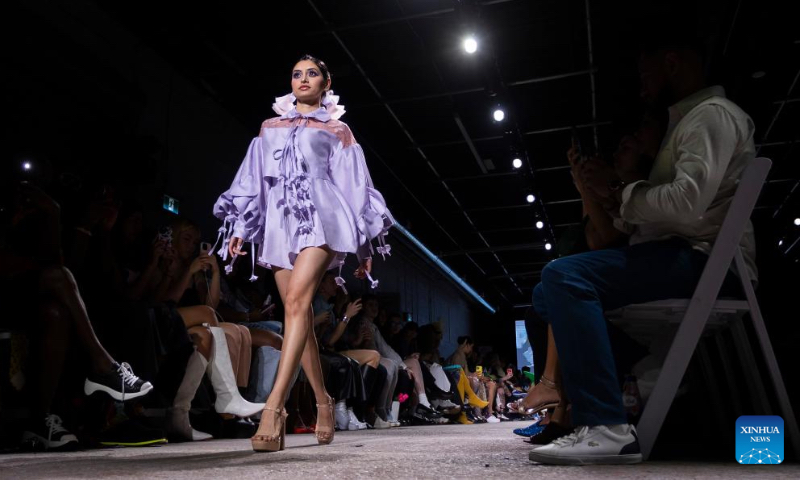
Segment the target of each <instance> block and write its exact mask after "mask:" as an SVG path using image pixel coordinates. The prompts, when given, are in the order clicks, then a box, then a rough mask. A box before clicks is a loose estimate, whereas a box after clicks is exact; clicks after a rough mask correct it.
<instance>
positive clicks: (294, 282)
mask: <svg viewBox="0 0 800 480" xmlns="http://www.w3.org/2000/svg"><path fill="white" fill-rule="evenodd" d="M291 86H292V93H291V94H289V95H286V96H284V97H281V98H278V99H276V102H275V104H274V105H273V109H274V110H275V111H276V112H277V113H278V114H279V115H280V116H279V117H276V118H272V119H269V120H267V121H265V122H264V123H263V124H262V125H261V130H260V135H259V136H258V137H257V138H255V139H253V141H252V143H251V144H250V148H249V150H248V153H247V156H246V157H245V159H244V161H243V162H242V165H241V167H240V169H239V171H238V173H237V174H236V177H235V178H234V181H233V184H232V185H231V188H230V189H229V190H228V191H226V192H224V193H223V194H222V195H221V196H220V197H219V199H218V200H217V202H216V204H215V205H214V214H215V215H216V216H217V217H218V218H219V219H220V220H223V221H224V222H225V226H226V227H227V230H226V234H225V239H224V243H226V244H227V249H224V248H223V250H222V252H221V253H222V255H223V258H226V257H227V256H228V255H230V256H232V257H234V260H235V259H236V258H238V257H240V256H245V255H250V256H251V258H252V260H251V262H252V263H253V264H255V263H256V262H258V263H259V264H260V265H263V266H265V267H268V268H271V269H272V270H273V273H274V275H275V281H276V283H277V284H278V290H279V293H280V295H281V299H282V300H283V304H284V306H285V309H286V315H285V327H286V328H285V334H284V342H283V352H282V356H281V362H280V366H279V369H278V377H277V380H276V382H275V387H274V388H273V390H272V393H271V394H270V397H269V399H268V400H267V406H266V408H265V410H264V413H263V414H262V416H261V425H260V426H259V430H258V432H257V434H256V435H255V436H254V437H253V438H252V446H253V449H254V450H256V451H276V450H282V449H283V447H284V435H285V433H284V430H285V422H284V419H285V417H286V411H285V409H284V402H285V398H286V396H287V395H286V394H287V391H288V389H289V387H290V386H291V385H290V384H291V381H292V378H293V377H294V374H295V370H296V369H297V365H298V364H299V363H302V365H303V370H304V371H305V374H306V376H307V377H308V379H309V381H310V383H311V385H312V387H313V389H314V394H315V396H316V399H317V405H318V409H319V415H318V416H317V429H316V436H317V440H318V441H319V443H320V444H329V443H331V442H332V441H333V436H334V419H333V410H334V403H335V402H334V401H333V399H332V398H331V397H330V396H329V395H328V392H327V391H326V390H325V385H324V382H323V376H322V370H321V367H320V360H319V348H318V346H317V340H316V337H315V335H314V332H313V319H314V312H313V310H312V308H311V300H312V297H313V296H314V292H315V291H316V288H317V285H318V284H319V282H320V279H321V278H322V275H323V273H324V272H325V271H326V270H328V269H331V268H334V267H340V269H341V266H342V265H343V263H344V258H345V257H346V256H347V254H348V253H355V254H356V255H357V256H358V259H359V267H358V269H357V270H356V276H357V277H359V278H369V279H371V276H370V271H371V269H372V258H371V257H372V248H371V246H370V241H371V240H373V239H377V240H378V242H379V243H380V247H379V249H378V253H380V254H381V255H386V254H388V253H389V252H390V247H389V246H388V245H386V244H385V243H384V237H385V235H386V234H387V231H388V229H389V228H390V227H391V226H392V225H393V224H394V219H393V217H392V215H391V214H390V213H389V210H388V209H387V207H386V202H385V201H384V199H383V196H382V195H381V194H380V192H378V191H377V190H376V189H375V188H374V187H373V184H372V179H371V178H370V174H369V170H368V169H367V165H366V162H365V159H364V152H363V150H362V149H361V146H360V145H359V144H358V143H357V142H356V141H355V138H354V137H353V133H352V132H351V131H350V128H349V127H348V126H347V125H346V124H345V123H343V122H341V121H339V117H340V116H341V115H342V114H344V108H343V107H341V106H339V105H338V104H337V103H338V100H339V97H338V96H336V95H334V94H333V92H332V91H331V90H330V88H331V74H330V70H329V69H328V66H327V65H326V64H325V63H324V62H323V61H321V60H319V59H317V58H315V57H312V56H309V55H306V56H304V57H303V58H301V59H300V61H298V62H297V63H296V64H295V65H294V67H293V68H292V70H291ZM245 241H248V242H251V245H255V244H260V245H261V247H260V248H259V249H255V248H252V249H251V251H250V252H245V251H244V250H243V249H242V248H243V245H244V242H245ZM253 280H255V276H254V278H253ZM337 283H339V284H344V280H343V279H342V278H341V275H339V277H338V278H337ZM372 285H373V287H376V286H377V282H376V281H374V280H372Z"/></svg>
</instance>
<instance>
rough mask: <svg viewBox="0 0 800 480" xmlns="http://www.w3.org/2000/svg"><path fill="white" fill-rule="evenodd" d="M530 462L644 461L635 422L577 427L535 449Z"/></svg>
mask: <svg viewBox="0 0 800 480" xmlns="http://www.w3.org/2000/svg"><path fill="white" fill-rule="evenodd" d="M528 458H529V459H530V460H531V461H534V462H539V463H547V464H554V465H596V464H605V465H617V464H632V463H641V461H642V453H641V450H640V449H639V437H638V436H637V435H636V428H635V427H634V426H633V425H627V424H622V425H598V426H596V427H587V426H582V427H577V428H576V429H575V432H573V433H571V434H569V435H567V436H564V437H561V438H559V439H556V440H553V441H552V442H551V443H549V444H547V445H543V446H541V447H539V448H535V449H533V451H532V452H531V453H530V454H529V455H528Z"/></svg>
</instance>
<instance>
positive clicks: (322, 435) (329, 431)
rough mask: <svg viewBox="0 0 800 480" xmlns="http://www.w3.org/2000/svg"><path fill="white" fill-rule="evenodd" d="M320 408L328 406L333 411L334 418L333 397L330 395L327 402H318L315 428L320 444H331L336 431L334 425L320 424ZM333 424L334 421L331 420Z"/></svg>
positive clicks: (332, 417)
mask: <svg viewBox="0 0 800 480" xmlns="http://www.w3.org/2000/svg"><path fill="white" fill-rule="evenodd" d="M320 408H327V409H328V410H329V411H330V412H331V419H334V418H335V417H334V416H333V412H334V410H333V408H334V401H333V398H331V397H328V403H327V404H322V405H321V404H319V403H318V404H317V428H316V429H315V430H314V435H315V436H316V437H317V442H319V444H320V445H329V444H330V443H331V442H333V435H334V433H335V431H334V429H333V426H330V427H320V426H319V409H320ZM331 423H332V424H333V422H331Z"/></svg>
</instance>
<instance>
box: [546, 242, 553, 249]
mask: <svg viewBox="0 0 800 480" xmlns="http://www.w3.org/2000/svg"><path fill="white" fill-rule="evenodd" d="M544 249H545V250H552V249H553V246H552V245H550V242H547V243H545V244H544Z"/></svg>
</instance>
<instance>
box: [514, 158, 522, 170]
mask: <svg viewBox="0 0 800 480" xmlns="http://www.w3.org/2000/svg"><path fill="white" fill-rule="evenodd" d="M511 165H513V166H514V168H520V167H522V159H519V158H515V159H514V160H513V161H512V162H511Z"/></svg>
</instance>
